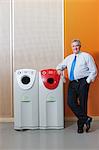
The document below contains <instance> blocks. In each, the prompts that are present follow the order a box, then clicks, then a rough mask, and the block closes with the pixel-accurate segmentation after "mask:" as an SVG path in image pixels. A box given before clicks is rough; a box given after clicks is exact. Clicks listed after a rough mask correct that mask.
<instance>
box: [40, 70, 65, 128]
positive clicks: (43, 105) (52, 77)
mask: <svg viewBox="0 0 99 150" xmlns="http://www.w3.org/2000/svg"><path fill="white" fill-rule="evenodd" d="M39 126H40V129H62V128H64V110H63V81H62V79H61V78H60V77H59V75H58V74H57V72H56V70H55V69H46V70H41V71H40V72H39Z"/></svg>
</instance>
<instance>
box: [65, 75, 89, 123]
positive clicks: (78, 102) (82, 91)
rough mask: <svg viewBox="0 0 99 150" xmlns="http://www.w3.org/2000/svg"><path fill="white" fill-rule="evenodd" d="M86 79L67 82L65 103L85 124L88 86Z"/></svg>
mask: <svg viewBox="0 0 99 150" xmlns="http://www.w3.org/2000/svg"><path fill="white" fill-rule="evenodd" d="M86 78H87V77H85V78H82V79H79V80H77V81H76V80H74V81H70V82H69V86H68V98H67V103H68V105H69V107H70V108H71V110H72V111H73V113H74V114H75V115H76V117H77V118H78V119H79V120H82V121H83V122H86V120H87V118H88V116H87V101H88V91H89V84H88V83H87V82H86Z"/></svg>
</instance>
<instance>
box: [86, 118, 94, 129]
mask: <svg viewBox="0 0 99 150" xmlns="http://www.w3.org/2000/svg"><path fill="white" fill-rule="evenodd" d="M91 122H92V118H91V117H88V119H87V121H86V123H85V124H86V132H89V129H90V124H91Z"/></svg>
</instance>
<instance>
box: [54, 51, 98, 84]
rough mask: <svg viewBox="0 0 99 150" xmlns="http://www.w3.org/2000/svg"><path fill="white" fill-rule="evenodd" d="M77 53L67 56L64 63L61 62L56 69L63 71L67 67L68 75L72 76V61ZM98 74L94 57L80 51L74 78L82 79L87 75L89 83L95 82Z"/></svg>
mask: <svg viewBox="0 0 99 150" xmlns="http://www.w3.org/2000/svg"><path fill="white" fill-rule="evenodd" d="M74 57H75V54H71V55H69V56H67V57H66V58H65V59H64V60H63V62H62V63H60V64H59V65H58V66H57V67H56V69H57V70H58V69H59V70H61V71H63V70H64V69H66V68H67V70H68V76H69V78H70V69H71V65H72V61H73V60H74ZM96 75H97V68H96V65H95V62H94V59H93V57H92V56H91V55H90V54H88V53H86V52H81V51H80V52H79V53H78V54H77V58H76V64H75V69H74V79H75V80H77V79H81V78H84V77H87V79H86V81H87V83H90V82H93V81H94V80H95V78H96Z"/></svg>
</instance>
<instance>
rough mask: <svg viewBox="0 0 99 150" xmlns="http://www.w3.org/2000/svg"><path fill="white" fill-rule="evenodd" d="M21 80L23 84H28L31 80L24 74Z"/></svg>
mask: <svg viewBox="0 0 99 150" xmlns="http://www.w3.org/2000/svg"><path fill="white" fill-rule="evenodd" d="M21 81H22V83H23V84H28V83H29V82H30V78H29V77H28V76H24V77H23V78H22V79H21Z"/></svg>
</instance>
